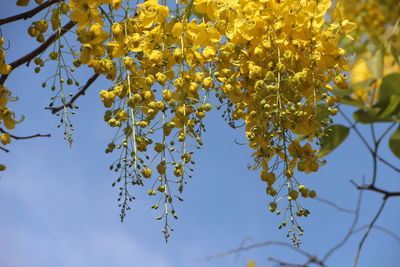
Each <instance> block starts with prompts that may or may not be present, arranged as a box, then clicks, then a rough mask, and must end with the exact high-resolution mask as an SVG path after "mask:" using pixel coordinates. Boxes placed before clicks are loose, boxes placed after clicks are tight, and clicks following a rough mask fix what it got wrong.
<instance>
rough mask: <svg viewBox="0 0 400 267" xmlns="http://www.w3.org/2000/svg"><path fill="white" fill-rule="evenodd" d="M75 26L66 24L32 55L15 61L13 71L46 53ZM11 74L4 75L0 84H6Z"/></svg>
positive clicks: (71, 22)
mask: <svg viewBox="0 0 400 267" xmlns="http://www.w3.org/2000/svg"><path fill="white" fill-rule="evenodd" d="M74 26H75V22H73V21H69V22H68V23H67V24H65V25H64V26H63V27H62V28H61V29H60V30H59V31H57V32H56V33H54V34H53V35H51V36H50V37H49V38H48V39H47V40H46V41H45V42H44V43H43V44H41V45H40V46H39V47H37V48H36V49H35V50H33V51H31V52H30V53H28V54H26V55H25V56H23V57H20V58H19V59H17V60H15V61H13V62H12V63H11V64H10V65H11V71H12V70H14V69H16V68H18V67H19V66H21V65H22V64H24V63H26V62H29V61H31V60H32V59H33V58H34V57H36V56H37V55H39V54H40V53H42V52H43V51H45V50H46V49H47V48H48V47H49V46H50V45H51V44H52V43H54V41H56V40H57V39H58V38H60V37H61V36H62V35H64V34H65V33H66V32H68V31H69V30H70V29H72V27H74ZM8 75H9V74H3V75H1V77H0V84H4V82H5V81H6V79H7V77H8Z"/></svg>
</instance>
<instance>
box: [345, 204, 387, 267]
mask: <svg viewBox="0 0 400 267" xmlns="http://www.w3.org/2000/svg"><path fill="white" fill-rule="evenodd" d="M387 199H388V197H386V196H385V197H384V198H383V201H382V204H381V206H380V207H379V210H378V212H377V213H376V215H375V217H374V218H373V219H372V221H371V223H370V224H369V226H368V229H367V231H366V232H365V234H364V236H363V237H362V239H361V241H360V243H359V244H358V248H357V252H356V256H355V257H354V261H353V265H352V267H356V266H357V263H358V258H359V257H360V254H361V250H362V247H363V245H364V242H365V240H367V237H368V235H369V232H371V229H372V227H374V224H375V222H376V221H377V220H378V218H379V216H380V215H381V213H382V210H383V208H384V207H385V205H386V201H387Z"/></svg>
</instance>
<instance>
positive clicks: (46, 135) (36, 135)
mask: <svg viewBox="0 0 400 267" xmlns="http://www.w3.org/2000/svg"><path fill="white" fill-rule="evenodd" d="M0 132H2V133H7V132H6V131H5V130H4V129H3V128H0ZM10 137H11V138H13V139H15V140H23V139H31V138H36V137H51V134H34V135H29V136H16V135H12V134H10Z"/></svg>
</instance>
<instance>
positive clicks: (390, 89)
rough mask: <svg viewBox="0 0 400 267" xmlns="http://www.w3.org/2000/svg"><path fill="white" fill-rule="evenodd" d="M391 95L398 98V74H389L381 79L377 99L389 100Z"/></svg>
mask: <svg viewBox="0 0 400 267" xmlns="http://www.w3.org/2000/svg"><path fill="white" fill-rule="evenodd" d="M391 95H397V96H400V73H391V74H389V75H386V76H385V77H383V80H382V84H381V87H380V91H379V99H384V98H385V97H388V98H389V97H390V96H391Z"/></svg>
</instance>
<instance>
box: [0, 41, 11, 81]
mask: <svg viewBox="0 0 400 267" xmlns="http://www.w3.org/2000/svg"><path fill="white" fill-rule="evenodd" d="M3 44H4V38H3V37H0V74H8V73H10V71H11V66H10V65H7V64H6V53H5V52H4V50H3Z"/></svg>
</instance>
